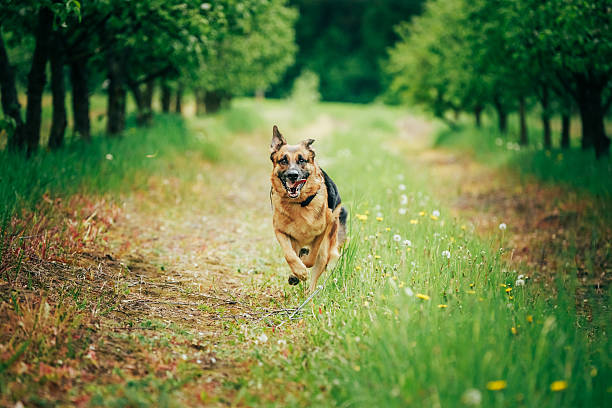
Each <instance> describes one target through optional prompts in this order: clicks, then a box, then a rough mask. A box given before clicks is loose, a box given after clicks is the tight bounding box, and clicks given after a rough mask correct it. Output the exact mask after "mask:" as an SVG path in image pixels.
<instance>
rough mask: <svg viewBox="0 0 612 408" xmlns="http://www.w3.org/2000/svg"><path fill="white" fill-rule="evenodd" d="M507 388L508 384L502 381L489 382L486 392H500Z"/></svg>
mask: <svg viewBox="0 0 612 408" xmlns="http://www.w3.org/2000/svg"><path fill="white" fill-rule="evenodd" d="M507 386H508V383H507V382H506V381H504V380H497V381H489V382H488V383H487V390H491V391H501V390H503V389H504V388H506V387H507Z"/></svg>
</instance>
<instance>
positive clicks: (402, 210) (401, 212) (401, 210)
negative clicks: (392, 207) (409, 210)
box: [397, 207, 406, 215]
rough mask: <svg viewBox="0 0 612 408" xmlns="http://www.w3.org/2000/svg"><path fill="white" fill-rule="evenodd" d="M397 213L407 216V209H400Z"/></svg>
mask: <svg viewBox="0 0 612 408" xmlns="http://www.w3.org/2000/svg"><path fill="white" fill-rule="evenodd" d="M397 212H398V213H399V214H400V215H404V214H406V209H405V208H404V207H402V208H400V209H399V210H397Z"/></svg>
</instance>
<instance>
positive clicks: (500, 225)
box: [499, 222, 507, 231]
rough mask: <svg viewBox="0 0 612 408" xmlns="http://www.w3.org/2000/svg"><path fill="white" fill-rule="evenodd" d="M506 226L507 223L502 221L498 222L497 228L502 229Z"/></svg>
mask: <svg viewBox="0 0 612 408" xmlns="http://www.w3.org/2000/svg"><path fill="white" fill-rule="evenodd" d="M506 228H507V225H506V223H505V222H502V223H501V224H499V229H500V230H502V231H504V230H505V229H506Z"/></svg>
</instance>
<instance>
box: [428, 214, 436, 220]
mask: <svg viewBox="0 0 612 408" xmlns="http://www.w3.org/2000/svg"><path fill="white" fill-rule="evenodd" d="M429 218H431V219H432V220H434V221H436V220H437V219H438V217H436V216H435V215H430V216H429Z"/></svg>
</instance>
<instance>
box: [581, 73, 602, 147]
mask: <svg viewBox="0 0 612 408" xmlns="http://www.w3.org/2000/svg"><path fill="white" fill-rule="evenodd" d="M578 86H579V89H578V93H579V95H578V96H579V97H578V100H577V102H578V108H579V109H580V120H581V122H582V148H583V149H588V148H591V147H594V148H595V156H596V157H597V158H600V157H603V156H608V155H609V153H610V139H608V137H607V136H606V132H605V128H604V116H605V112H604V107H603V100H602V93H603V86H602V85H600V84H598V83H593V82H591V81H586V80H582V81H580V82H579V84H578Z"/></svg>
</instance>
